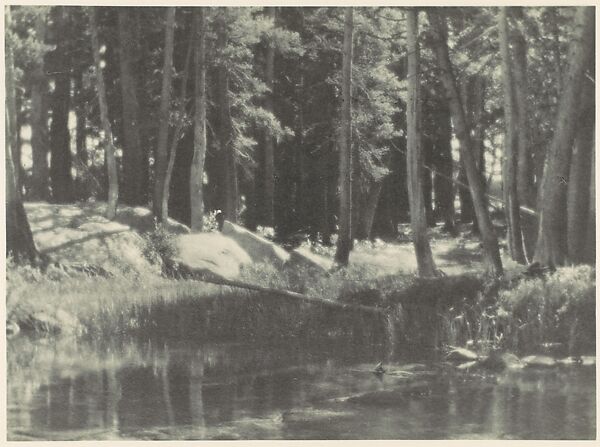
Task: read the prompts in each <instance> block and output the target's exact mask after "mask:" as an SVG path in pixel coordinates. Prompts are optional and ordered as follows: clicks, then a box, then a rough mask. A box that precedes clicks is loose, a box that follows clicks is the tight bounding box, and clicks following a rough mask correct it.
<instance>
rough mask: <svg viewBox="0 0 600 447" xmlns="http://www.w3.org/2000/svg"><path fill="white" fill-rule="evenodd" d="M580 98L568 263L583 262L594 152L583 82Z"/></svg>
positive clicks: (589, 98) (590, 106) (588, 94)
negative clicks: (591, 165)
mask: <svg viewBox="0 0 600 447" xmlns="http://www.w3.org/2000/svg"><path fill="white" fill-rule="evenodd" d="M583 82H584V88H583V89H582V94H581V101H580V104H581V108H580V112H579V119H578V123H579V124H578V126H577V135H576V137H575V144H574V145H573V155H572V159H571V169H570V172H569V184H568V186H567V249H568V258H569V261H570V262H573V263H575V264H579V263H582V262H585V261H586V253H585V251H586V250H585V249H586V244H587V243H588V241H587V236H588V233H587V226H588V221H589V219H588V212H589V210H590V206H589V200H590V182H591V171H590V168H589V166H590V163H591V162H592V153H593V151H594V125H595V122H594V117H595V112H596V110H595V109H596V107H595V104H594V102H595V101H594V98H595V95H594V85H593V84H592V82H591V81H590V80H589V79H584V80H583Z"/></svg>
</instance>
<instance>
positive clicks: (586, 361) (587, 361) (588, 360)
mask: <svg viewBox="0 0 600 447" xmlns="http://www.w3.org/2000/svg"><path fill="white" fill-rule="evenodd" d="M581 364H582V365H583V366H596V357H594V356H593V355H582V356H581Z"/></svg>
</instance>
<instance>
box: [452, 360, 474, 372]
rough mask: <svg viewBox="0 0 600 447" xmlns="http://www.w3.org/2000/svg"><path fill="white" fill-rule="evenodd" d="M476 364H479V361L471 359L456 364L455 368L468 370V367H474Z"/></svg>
mask: <svg viewBox="0 0 600 447" xmlns="http://www.w3.org/2000/svg"><path fill="white" fill-rule="evenodd" d="M477 365H479V362H478V361H477V360H473V361H471V362H465V363H461V364H460V365H458V366H457V367H456V369H459V370H461V371H464V370H469V369H471V368H474V367H476V366H477Z"/></svg>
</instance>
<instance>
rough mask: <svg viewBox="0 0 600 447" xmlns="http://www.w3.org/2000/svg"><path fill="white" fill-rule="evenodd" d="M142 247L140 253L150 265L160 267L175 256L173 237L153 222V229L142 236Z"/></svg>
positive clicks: (175, 249) (161, 226)
mask: <svg viewBox="0 0 600 447" xmlns="http://www.w3.org/2000/svg"><path fill="white" fill-rule="evenodd" d="M142 238H143V239H144V246H143V247H142V252H143V254H144V257H145V258H146V259H147V260H148V262H150V263H151V264H157V265H160V266H162V267H164V266H165V265H167V264H168V262H169V261H170V260H171V259H172V258H173V257H175V255H176V254H177V248H176V247H175V236H174V235H173V234H172V233H170V232H169V230H168V229H167V228H165V227H164V226H163V225H160V224H159V223H158V222H157V221H156V219H155V220H154V229H153V230H152V231H148V232H146V233H143V234H142Z"/></svg>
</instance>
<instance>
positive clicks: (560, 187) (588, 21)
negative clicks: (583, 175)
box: [535, 6, 594, 266]
mask: <svg viewBox="0 0 600 447" xmlns="http://www.w3.org/2000/svg"><path fill="white" fill-rule="evenodd" d="M574 24H575V36H574V38H573V41H572V42H571V45H570V48H569V57H568V60H569V67H568V70H567V72H566V73H565V78H564V83H563V84H564V90H563V93H562V95H561V98H560V102H559V107H558V116H557V120H556V127H555V131H554V137H553V138H552V143H551V145H550V150H549V152H548V162H547V166H546V169H545V172H544V178H543V182H542V188H543V190H542V198H541V206H540V226H539V233H538V242H537V246H536V253H535V258H536V260H537V261H538V262H540V263H541V264H542V265H551V266H556V265H562V264H564V263H565V261H566V260H567V253H568V252H567V240H566V238H565V230H566V223H567V222H566V213H565V210H566V194H567V183H568V178H569V169H570V163H571V153H572V147H573V141H574V139H575V131H576V128H577V117H578V114H577V105H578V103H579V100H580V93H581V86H582V84H583V75H584V69H585V67H586V63H587V60H588V57H589V56H590V54H591V51H592V48H593V37H594V9H593V8H592V7H583V6H582V7H578V8H577V12H576V14H575V19H574Z"/></svg>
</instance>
